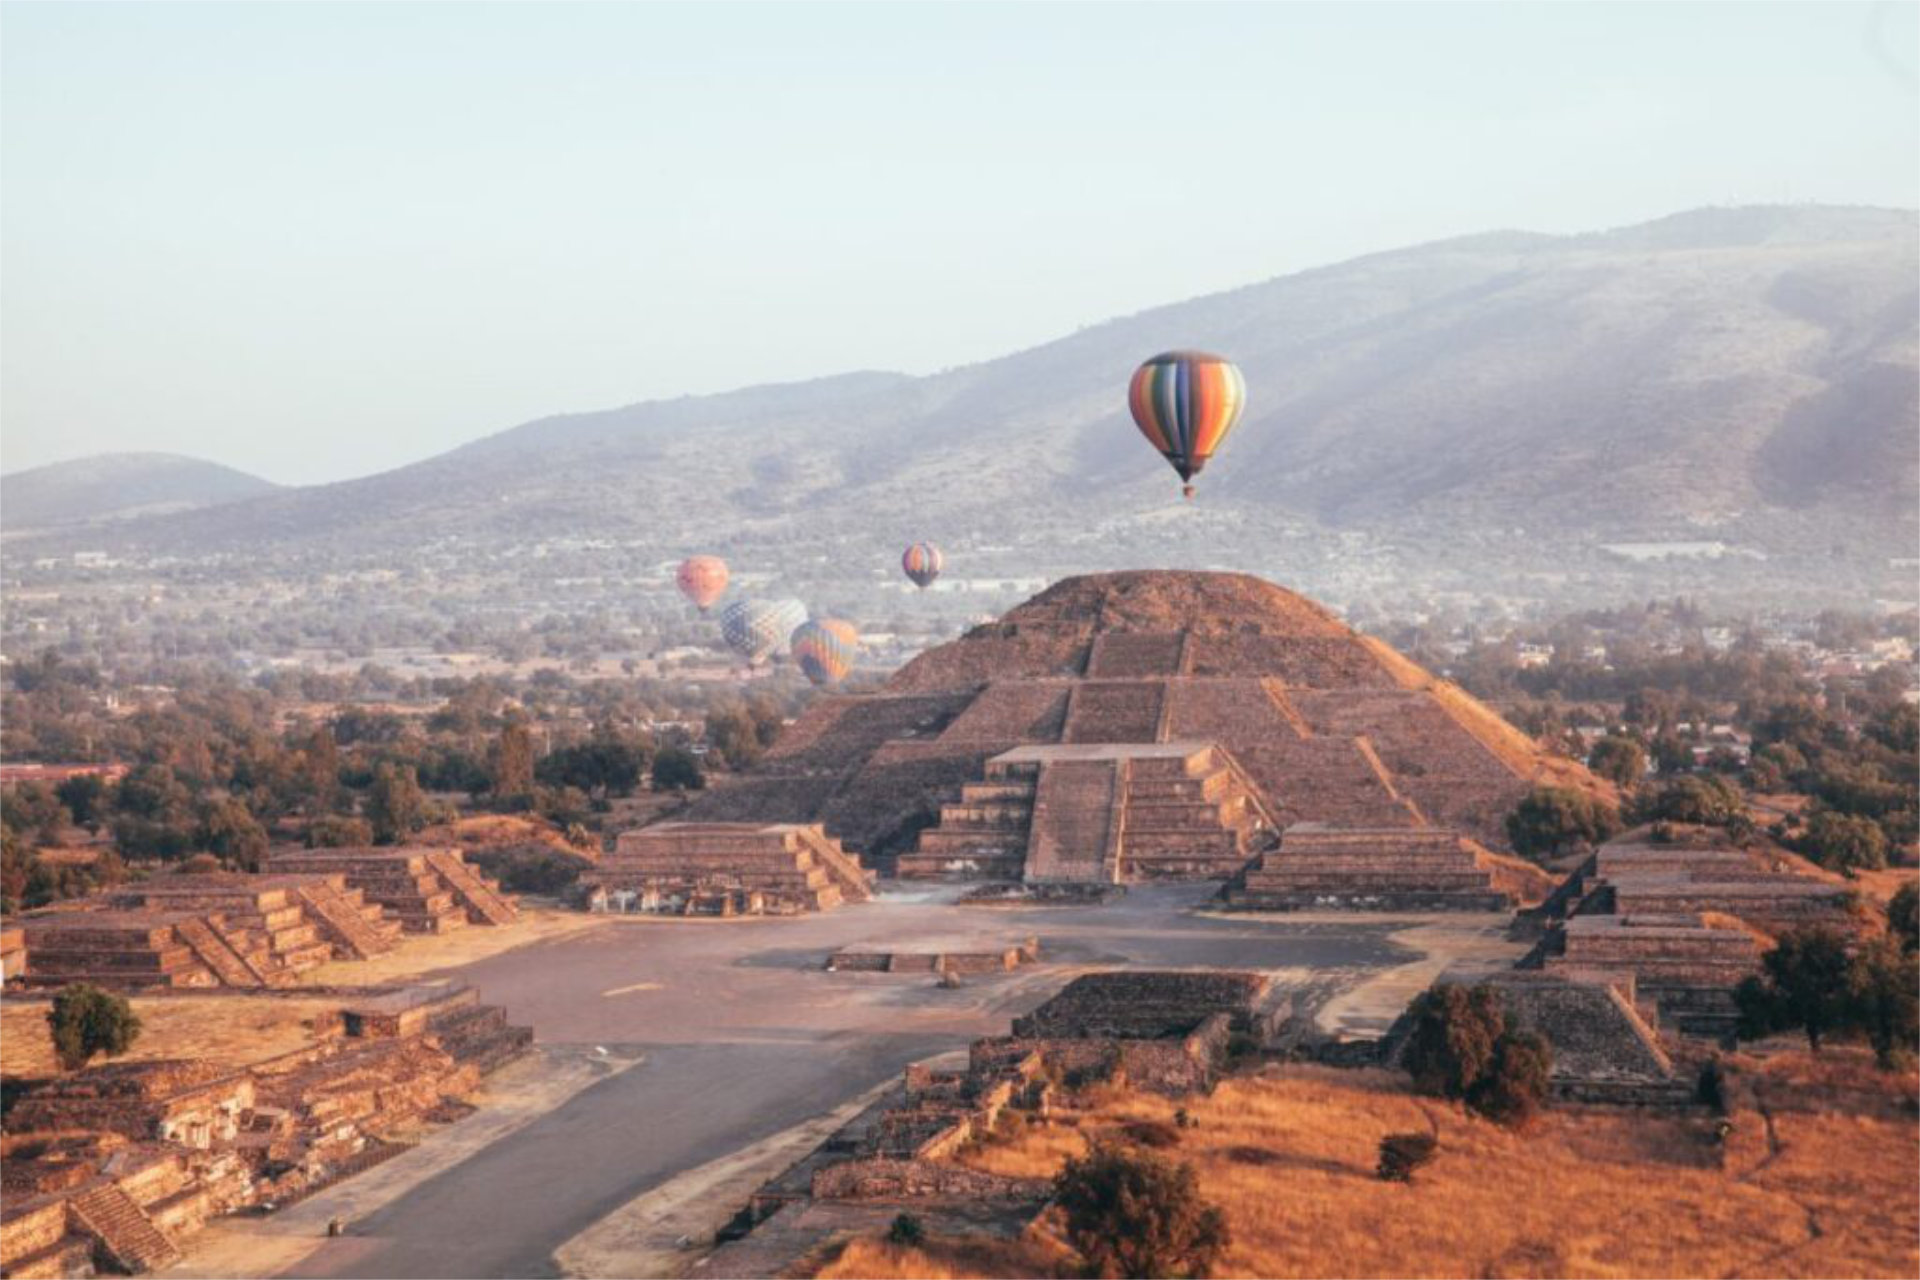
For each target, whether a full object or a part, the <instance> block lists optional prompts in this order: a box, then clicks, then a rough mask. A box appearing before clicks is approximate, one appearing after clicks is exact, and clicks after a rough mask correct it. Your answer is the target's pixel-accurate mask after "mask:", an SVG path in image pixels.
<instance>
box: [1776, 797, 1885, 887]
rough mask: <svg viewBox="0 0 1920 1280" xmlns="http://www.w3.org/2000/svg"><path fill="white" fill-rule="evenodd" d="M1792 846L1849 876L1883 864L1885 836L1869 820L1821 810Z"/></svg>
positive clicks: (1873, 822) (1808, 822)
mask: <svg viewBox="0 0 1920 1280" xmlns="http://www.w3.org/2000/svg"><path fill="white" fill-rule="evenodd" d="M1793 847H1794V848H1795V849H1796V850H1798V851H1799V852H1801V853H1804V854H1806V855H1807V857H1809V858H1811V859H1813V860H1814V861H1815V862H1817V863H1819V864H1820V865H1821V866H1823V867H1826V868H1827V869H1828V870H1830V871H1844V872H1847V873H1849V874H1851V873H1852V872H1854V871H1859V870H1877V869H1878V868H1880V867H1884V866H1886V865H1887V837H1886V835H1885V834H1884V833H1882V832H1881V830H1880V824H1879V823H1877V822H1875V821H1873V819H1871V818H1857V817H1854V816H1852V815H1850V814H1845V813H1833V812H1831V811H1829V810H1824V809H1823V810H1821V811H1820V812H1818V813H1816V814H1814V815H1813V817H1812V818H1810V819H1808V821H1807V827H1806V830H1805V831H1804V832H1802V833H1801V834H1800V836H1799V838H1798V839H1796V840H1794V841H1793Z"/></svg>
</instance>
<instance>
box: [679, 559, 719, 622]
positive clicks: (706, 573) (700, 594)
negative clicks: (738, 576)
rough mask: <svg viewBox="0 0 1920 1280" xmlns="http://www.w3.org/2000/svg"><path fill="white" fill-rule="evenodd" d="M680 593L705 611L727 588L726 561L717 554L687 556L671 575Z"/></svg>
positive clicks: (701, 610)
mask: <svg viewBox="0 0 1920 1280" xmlns="http://www.w3.org/2000/svg"><path fill="white" fill-rule="evenodd" d="M673 580H674V581H675V582H676V583H678V584H679V587H680V594H681V595H683V596H685V597H686V598H687V599H689V600H691V601H693V603H694V605H695V606H696V607H697V608H698V609H699V610H700V612H702V613H705V612H706V611H707V610H708V609H710V608H712V607H713V602H714V601H715V600H718V599H719V598H720V597H721V596H722V595H723V594H725V592H726V589H727V562H726V561H725V560H722V559H721V558H720V557H719V556H688V557H687V558H686V559H685V560H682V561H681V562H680V568H679V570H678V571H677V572H676V573H675V574H674V575H673Z"/></svg>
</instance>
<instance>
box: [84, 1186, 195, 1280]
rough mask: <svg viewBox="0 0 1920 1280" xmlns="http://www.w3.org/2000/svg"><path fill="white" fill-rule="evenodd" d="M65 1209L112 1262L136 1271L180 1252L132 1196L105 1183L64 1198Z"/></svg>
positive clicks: (167, 1263) (155, 1267) (156, 1266)
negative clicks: (69, 1197) (69, 1198)
mask: <svg viewBox="0 0 1920 1280" xmlns="http://www.w3.org/2000/svg"><path fill="white" fill-rule="evenodd" d="M67 1211H68V1212H69V1213H70V1214H72V1215H73V1217H74V1219H75V1220H76V1221H77V1222H78V1223H79V1225H80V1227H81V1229H82V1230H84V1231H86V1232H87V1233H88V1234H89V1235H91V1236H93V1237H94V1239H95V1240H96V1241H97V1242H98V1244H99V1247H100V1249H101V1250H102V1251H104V1252H105V1253H106V1254H107V1256H108V1257H109V1258H110V1259H112V1261H113V1262H114V1264H115V1265H117V1266H120V1267H122V1268H124V1269H125V1270H126V1271H128V1272H130V1273H133V1274H136V1275H137V1274H139V1273H140V1272H143V1271H155V1270H158V1269H159V1268H161V1267H165V1266H170V1265H172V1264H173V1263H175V1262H177V1261H179V1259H180V1251H179V1249H177V1248H175V1247H174V1244H173V1242H172V1241H171V1240H169V1239H167V1237H166V1236H165V1235H164V1234H162V1232H161V1230H160V1228H158V1227H156V1226H154V1225H153V1220H152V1219H150V1218H148V1217H147V1215H146V1214H145V1213H144V1212H143V1211H142V1210H141V1208H140V1206H139V1205H137V1204H135V1203H134V1202H133V1197H131V1196H129V1195H128V1194H127V1193H126V1192H125V1191H122V1190H121V1189H120V1188H119V1187H118V1186H117V1185H116V1184H114V1183H111V1182H108V1183H103V1184H102V1185H100V1186H97V1187H92V1188H89V1189H88V1190H86V1191H83V1192H81V1193H80V1194H79V1195H77V1196H74V1197H73V1198H72V1199H71V1200H69V1201H67Z"/></svg>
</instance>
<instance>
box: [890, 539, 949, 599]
mask: <svg viewBox="0 0 1920 1280" xmlns="http://www.w3.org/2000/svg"><path fill="white" fill-rule="evenodd" d="M945 563H946V557H944V556H942V555H941V554H940V548H938V547H936V546H934V545H933V544H932V543H931V542H916V543H914V544H913V545H912V546H910V547H908V548H907V549H906V551H904V552H902V553H901V556H900V567H901V568H902V569H905V570H906V571H907V576H908V577H909V578H912V579H913V585H914V586H916V587H919V588H920V589H921V590H922V591H925V590H926V589H927V588H928V587H929V586H931V585H932V583H933V580H934V579H935V578H937V577H939V576H940V566H941V565H943V564H945Z"/></svg>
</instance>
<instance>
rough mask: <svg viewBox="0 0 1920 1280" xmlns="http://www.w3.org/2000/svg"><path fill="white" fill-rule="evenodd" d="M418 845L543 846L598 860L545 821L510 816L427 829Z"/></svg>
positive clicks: (596, 854) (478, 818) (592, 850)
mask: <svg viewBox="0 0 1920 1280" xmlns="http://www.w3.org/2000/svg"><path fill="white" fill-rule="evenodd" d="M418 839H419V841H420V843H422V844H457V845H459V846H460V847H461V848H462V849H485V848H487V847H488V846H491V845H502V844H543V845H546V846H547V847H548V848H550V849H556V850H558V851H560V852H561V853H570V854H572V855H573V856H574V857H576V858H588V859H598V858H599V856H600V850H599V849H598V848H597V847H593V848H584V849H583V848H581V847H580V846H578V845H574V844H570V843H569V842H568V841H567V837H566V833H565V832H563V831H561V830H560V828H558V827H556V826H555V825H554V824H553V823H551V822H549V821H547V820H546V819H545V818H535V817H528V816H527V815H525V814H514V813H481V814H473V815H470V816H468V817H463V818H455V819H454V820H453V821H452V822H443V823H441V824H440V825H438V826H433V827H428V828H426V829H425V830H424V831H422V832H421V833H420V835H419V837H418Z"/></svg>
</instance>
